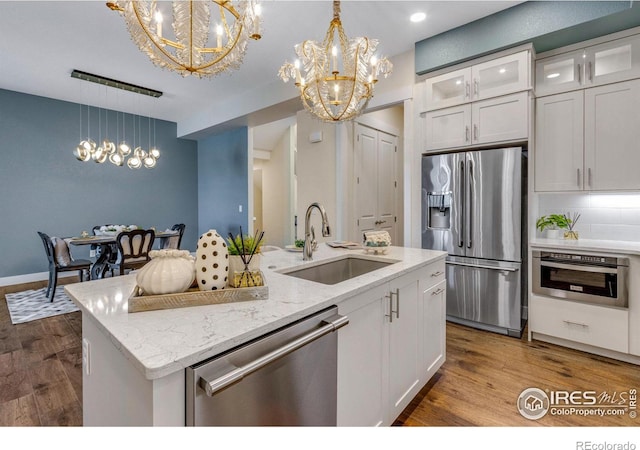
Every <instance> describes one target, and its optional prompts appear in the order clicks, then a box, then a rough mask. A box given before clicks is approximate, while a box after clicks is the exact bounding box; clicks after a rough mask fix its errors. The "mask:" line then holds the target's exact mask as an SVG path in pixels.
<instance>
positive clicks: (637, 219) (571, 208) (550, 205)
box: [535, 192, 640, 242]
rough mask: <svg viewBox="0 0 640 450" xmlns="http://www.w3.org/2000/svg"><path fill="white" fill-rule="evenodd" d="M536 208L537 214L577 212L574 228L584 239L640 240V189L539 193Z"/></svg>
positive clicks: (569, 213)
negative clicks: (599, 192)
mask: <svg viewBox="0 0 640 450" xmlns="http://www.w3.org/2000/svg"><path fill="white" fill-rule="evenodd" d="M538 211H539V214H538V217H540V216H542V215H549V214H568V215H571V214H573V213H576V212H577V213H580V219H579V220H578V222H577V224H576V226H575V230H577V231H578V232H579V234H580V237H581V238H583V239H606V240H616V241H636V242H640V193H635V192H634V193H629V194H594V193H581V194H539V195H538ZM535 219H537V217H536V218H535ZM537 233H538V235H540V232H539V231H537Z"/></svg>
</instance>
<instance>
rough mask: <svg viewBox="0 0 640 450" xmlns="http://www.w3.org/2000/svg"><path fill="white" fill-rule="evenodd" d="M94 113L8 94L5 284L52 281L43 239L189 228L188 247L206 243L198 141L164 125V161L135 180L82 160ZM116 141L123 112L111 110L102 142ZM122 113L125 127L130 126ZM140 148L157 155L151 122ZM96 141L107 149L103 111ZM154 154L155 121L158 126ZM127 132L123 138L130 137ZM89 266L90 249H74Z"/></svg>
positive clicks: (2, 178)
mask: <svg viewBox="0 0 640 450" xmlns="http://www.w3.org/2000/svg"><path fill="white" fill-rule="evenodd" d="M81 108H82V110H83V111H84V118H83V121H82V127H83V130H85V132H84V133H83V134H82V137H83V138H84V137H86V127H87V120H86V110H87V107H86V105H82V106H81V105H78V104H75V103H70V102H63V101H59V100H53V99H49V98H45V97H37V96H33V95H27V94H22V93H18V92H13V91H7V90H2V89H0V211H1V212H0V255H1V257H0V278H2V277H9V276H16V275H23V274H31V273H37V272H46V271H47V270H48V265H47V260H46V256H45V252H44V247H43V246H42V242H41V241H40V238H39V237H38V235H37V234H36V231H43V232H45V233H47V234H49V235H51V236H77V235H78V234H79V233H80V232H81V231H83V230H86V231H88V232H89V233H90V232H91V228H92V227H93V226H94V225H100V224H104V223H117V224H135V225H139V226H142V227H152V226H153V227H156V228H157V229H165V228H169V227H171V226H172V225H173V224H175V223H184V224H185V225H186V229H185V235H184V237H183V241H182V246H183V248H185V249H188V250H195V245H196V242H197V239H198V234H197V228H198V181H197V175H198V168H197V162H198V156H197V143H196V142H195V141H190V140H185V139H178V138H177V137H176V136H177V125H176V124H175V123H173V122H166V121H162V120H156V121H155V141H156V145H157V146H158V148H159V149H160V151H161V152H162V153H161V157H160V159H159V160H158V163H157V165H156V167H155V168H153V169H139V170H131V169H129V168H127V167H116V166H114V165H112V164H110V163H104V164H96V163H94V162H81V161H78V160H77V159H76V158H75V157H74V156H73V153H72V152H73V149H74V148H75V147H76V146H77V145H78V143H79V141H80V137H81V132H80V109H81ZM107 114H108V117H109V119H108V120H109V131H110V133H109V134H110V139H111V140H115V139H116V134H117V130H116V125H115V124H116V122H117V120H118V119H117V117H116V115H117V114H116V112H115V111H106V110H101V112H100V115H101V118H102V133H104V134H103V137H106V117H107ZM122 117H123V116H122V113H120V114H119V119H120V120H122ZM124 119H125V129H126V140H127V141H128V142H129V143H130V144H131V143H133V129H134V127H133V121H134V116H132V115H130V114H126V115H125V116H124ZM140 119H141V120H140V121H139V129H138V128H137V127H136V131H137V134H136V143H138V141H139V138H140V136H142V140H141V142H140V144H141V145H142V147H143V148H148V147H149V142H148V141H149V128H148V125H149V119H148V118H147V117H142V118H140ZM89 123H90V125H91V132H90V135H91V137H92V138H94V140H97V139H98V136H99V126H98V110H97V109H94V108H91V115H90V120H89ZM151 127H152V129H151V140H152V144H153V139H154V137H153V136H154V135H153V120H151ZM122 133H123V131H122V130H119V134H120V136H121V137H122ZM71 249H72V252H73V255H74V256H75V257H79V258H82V257H84V258H86V257H88V252H89V249H88V248H87V247H86V246H85V247H71Z"/></svg>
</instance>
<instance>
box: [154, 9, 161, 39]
mask: <svg viewBox="0 0 640 450" xmlns="http://www.w3.org/2000/svg"><path fill="white" fill-rule="evenodd" d="M154 17H155V19H156V33H157V34H158V37H159V38H161V39H162V14H161V13H160V12H159V11H156V14H155V16H154Z"/></svg>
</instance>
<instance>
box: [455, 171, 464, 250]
mask: <svg viewBox="0 0 640 450" xmlns="http://www.w3.org/2000/svg"><path fill="white" fill-rule="evenodd" d="M459 174H460V179H459V180H458V181H459V184H458V195H456V197H457V200H458V206H457V209H458V214H457V217H458V224H457V225H458V230H459V231H460V232H459V233H458V236H459V238H458V247H463V246H464V242H463V240H462V236H463V234H462V211H463V209H462V206H463V199H462V196H463V195H464V191H463V186H464V161H460V172H459Z"/></svg>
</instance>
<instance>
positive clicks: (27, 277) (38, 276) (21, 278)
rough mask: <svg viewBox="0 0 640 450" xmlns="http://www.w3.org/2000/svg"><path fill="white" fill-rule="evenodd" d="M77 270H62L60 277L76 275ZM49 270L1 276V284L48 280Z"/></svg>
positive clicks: (9, 284) (8, 284) (10, 284)
mask: <svg viewBox="0 0 640 450" xmlns="http://www.w3.org/2000/svg"><path fill="white" fill-rule="evenodd" d="M76 275H77V273H76V272H62V273H59V274H58V278H66V277H74V276H76ZM48 279H49V272H38V273H27V274H24V275H15V276H13V277H2V278H0V286H12V285H14V284H23V283H32V282H34V281H47V280H48Z"/></svg>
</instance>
